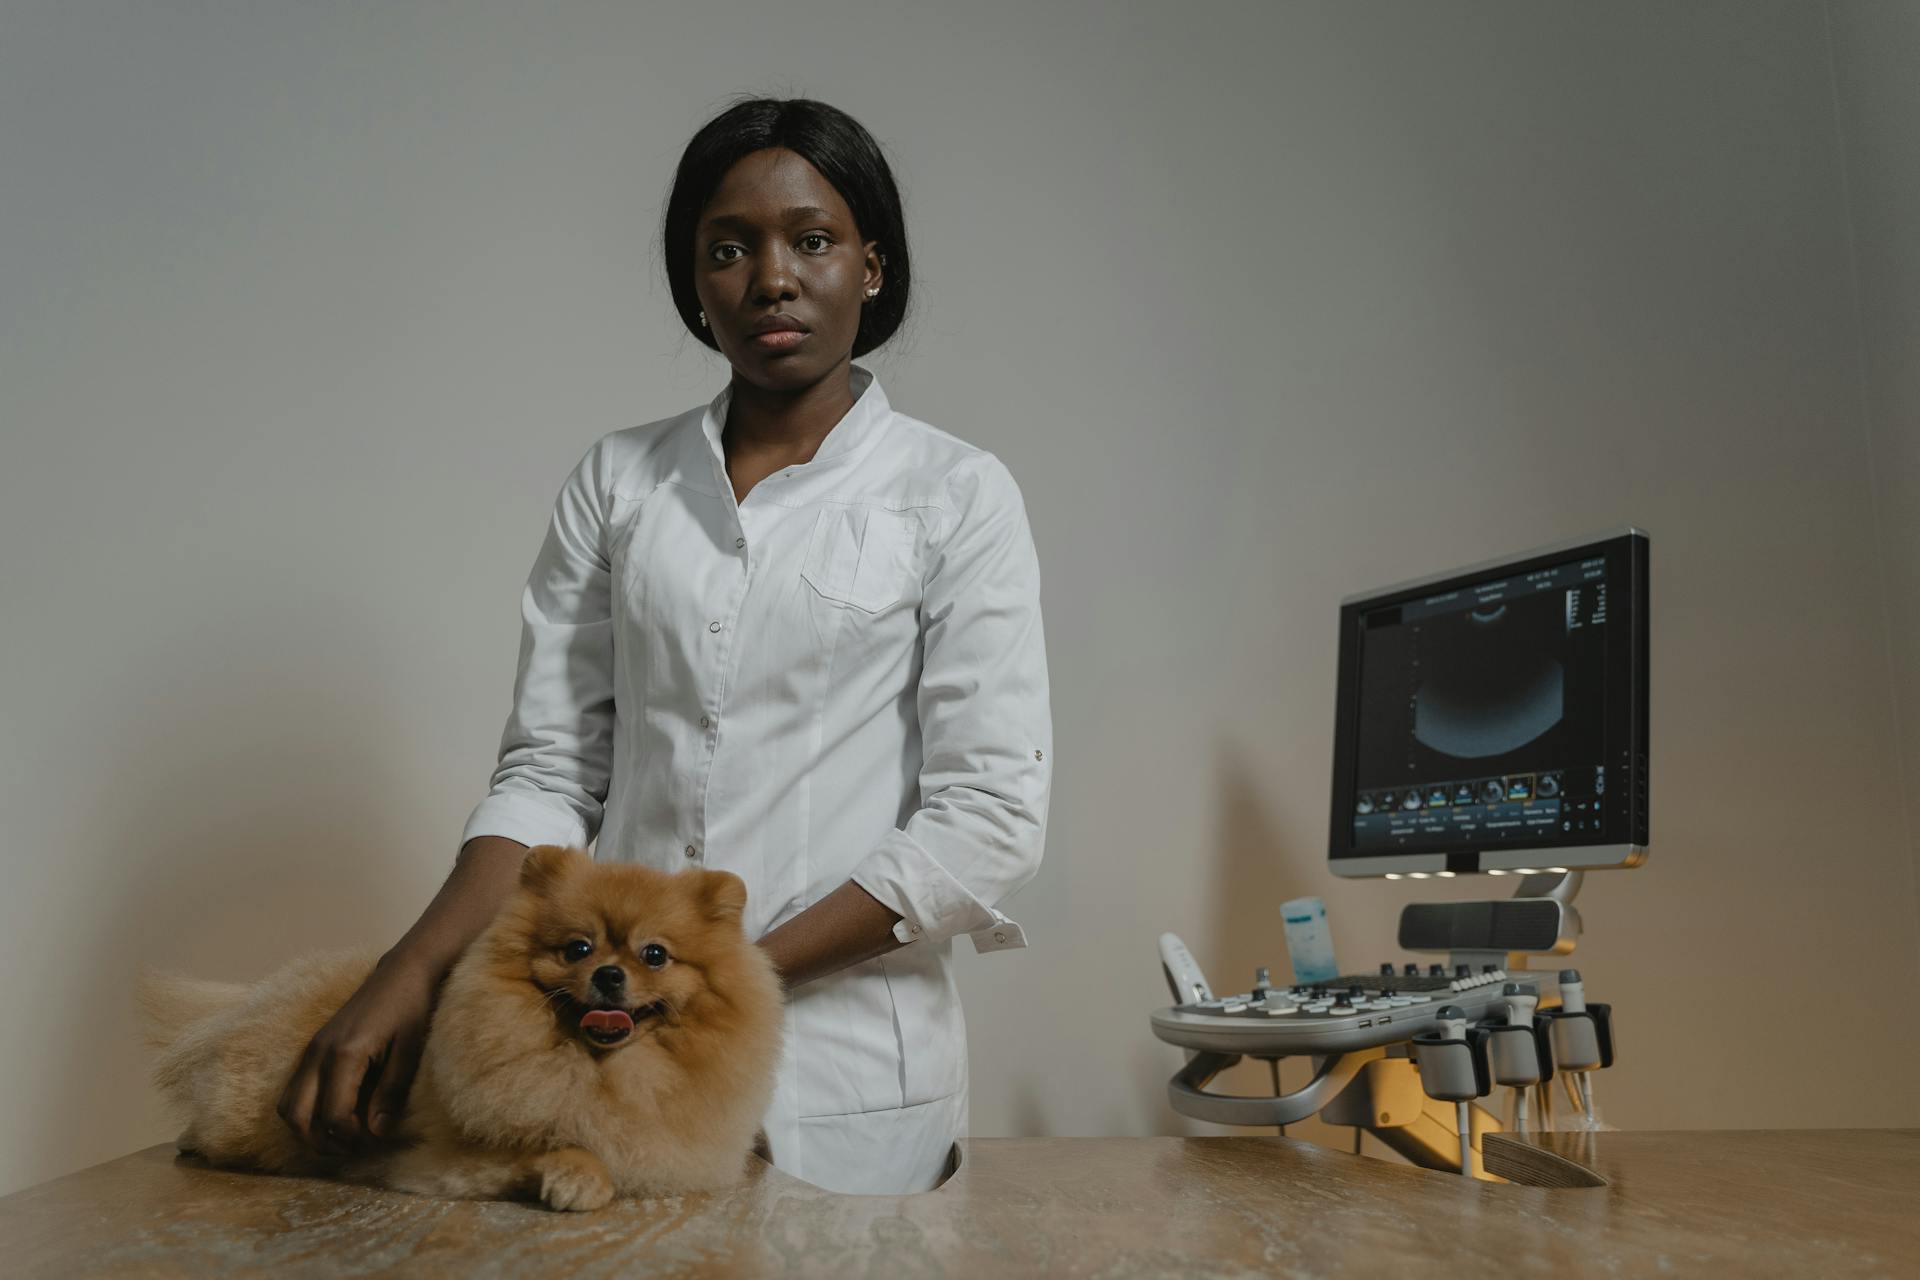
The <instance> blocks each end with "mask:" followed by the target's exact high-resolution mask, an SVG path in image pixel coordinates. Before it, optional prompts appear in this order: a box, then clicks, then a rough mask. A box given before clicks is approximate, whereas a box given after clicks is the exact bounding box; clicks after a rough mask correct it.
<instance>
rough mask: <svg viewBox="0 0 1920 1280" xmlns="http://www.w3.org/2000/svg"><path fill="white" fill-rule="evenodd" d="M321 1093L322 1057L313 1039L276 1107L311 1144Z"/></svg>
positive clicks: (298, 1133)
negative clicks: (316, 1106)
mask: <svg viewBox="0 0 1920 1280" xmlns="http://www.w3.org/2000/svg"><path fill="white" fill-rule="evenodd" d="M319 1097H320V1060H319V1053H318V1051H317V1050H316V1049H315V1048H314V1046H313V1042H312V1041H309V1042H308V1043H307V1049H306V1052H305V1053H302V1054H301V1055H300V1065H299V1066H297V1067H295V1068H294V1070H293V1078H292V1079H291V1080H288V1081H287V1087H286V1088H285V1089H284V1090H282V1091H281V1094H280V1105H279V1106H278V1107H276V1108H274V1109H275V1110H276V1111H278V1112H279V1113H280V1118H281V1119H282V1120H284V1121H286V1122H287V1128H289V1129H291V1130H293V1134H294V1136H295V1137H296V1138H299V1139H300V1141H302V1142H304V1143H306V1144H307V1145H308V1146H313V1145H314V1142H313V1108H314V1104H315V1103H316V1102H317V1101H318V1100H319Z"/></svg>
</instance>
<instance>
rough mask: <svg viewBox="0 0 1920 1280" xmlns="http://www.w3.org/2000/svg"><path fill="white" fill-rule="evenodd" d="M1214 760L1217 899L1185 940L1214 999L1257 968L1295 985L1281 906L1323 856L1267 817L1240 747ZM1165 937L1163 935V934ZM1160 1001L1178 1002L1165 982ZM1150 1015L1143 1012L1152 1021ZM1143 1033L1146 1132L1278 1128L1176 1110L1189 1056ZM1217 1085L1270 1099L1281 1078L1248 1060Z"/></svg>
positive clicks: (1136, 1075)
mask: <svg viewBox="0 0 1920 1280" xmlns="http://www.w3.org/2000/svg"><path fill="white" fill-rule="evenodd" d="M1214 761H1215V763H1214V777H1215V807H1214V812H1215V813H1216V814H1217V815H1218V819H1217V821H1218V825H1217V827H1216V828H1215V831H1214V836H1213V842H1214V852H1213V857H1212V859H1211V860H1210V862H1211V869H1212V883H1213V893H1212V901H1211V903H1210V904H1209V907H1208V910H1207V912H1206V916H1205V920H1206V924H1205V927H1204V928H1203V929H1202V931H1201V932H1200V934H1199V936H1197V937H1193V938H1187V939H1185V941H1186V942H1187V943H1188V944H1189V946H1190V947H1191V948H1192V950H1193V952H1194V959H1196V960H1198V961H1199V962H1200V965H1201V968H1203V969H1204V970H1205V971H1206V974H1207V978H1208V981H1209V982H1210V983H1211V985H1212V986H1213V989H1214V992H1215V994H1222V995H1223V994H1226V993H1227V992H1230V991H1244V990H1246V989H1247V988H1248V987H1249V986H1251V985H1252V983H1253V972H1254V968H1255V967H1256V966H1258V965H1266V966H1267V967H1268V968H1269V969H1270V970H1271V971H1272V974H1273V978H1274V980H1275V981H1276V982H1283V983H1284V982H1288V981H1291V974H1292V969H1291V968H1290V967H1289V965H1288V962H1287V956H1286V940H1285V937H1284V934H1283V931H1282V926H1281V922H1280V904H1281V903H1282V902H1284V901H1285V900H1286V899H1288V898H1291V897H1297V896H1299V895H1300V894H1302V893H1311V892H1313V891H1314V890H1313V888H1312V886H1313V885H1314V884H1315V883H1316V882H1317V881H1316V873H1317V872H1318V871H1319V869H1320V855H1319V851H1318V850H1314V851H1312V852H1311V853H1306V852H1302V851H1300V850H1298V849H1288V848H1286V847H1285V841H1284V839H1283V837H1282V836H1281V834H1280V830H1279V828H1278V827H1277V826H1276V825H1275V824H1274V822H1273V821H1272V819H1271V818H1270V816H1269V814H1268V807H1267V805H1268V798H1267V796H1266V795H1264V794H1263V793H1262V790H1261V785H1260V781H1259V779H1260V777H1261V776H1262V774H1261V771H1258V770H1256V769H1254V768H1253V767H1251V766H1250V765H1249V764H1248V762H1247V755H1246V753H1245V751H1244V750H1243V749H1242V748H1241V747H1240V746H1239V745H1238V744H1237V743H1234V742H1232V741H1230V740H1222V741H1220V742H1219V743H1217V744H1216V747H1215V752H1214ZM1163 927H1164V926H1163ZM1160 931H1161V930H1160V929H1155V930H1154V932H1155V935H1156V936H1157V935H1158V934H1159V932H1160ZM1155 996H1156V999H1157V1000H1158V1002H1159V1003H1161V1004H1164V1003H1166V999H1167V998H1169V997H1168V996H1167V992H1166V989H1165V986H1164V985H1162V986H1161V988H1160V989H1159V990H1158V991H1156V992H1155ZM1144 1015H1145V1011H1144V1010H1143V1011H1142V1020H1143V1021H1144ZM1141 1034H1142V1035H1143V1036H1146V1037H1148V1040H1147V1041H1146V1042H1145V1043H1144V1044H1143V1047H1142V1049H1141V1051H1140V1052H1139V1053H1138V1054H1137V1055H1135V1056H1134V1058H1133V1070H1132V1071H1131V1072H1130V1073H1129V1074H1130V1077H1131V1079H1132V1082H1133V1090H1134V1096H1136V1097H1138V1098H1141V1099H1143V1100H1146V1104H1147V1105H1145V1106H1143V1108H1142V1115H1141V1117H1140V1118H1141V1119H1142V1120H1143V1121H1144V1124H1143V1125H1142V1126H1141V1128H1143V1129H1144V1131H1146V1132H1149V1133H1156V1134H1169V1135H1199V1134H1231V1133H1243V1134H1254V1133H1271V1132H1272V1130H1269V1129H1259V1130H1253V1129H1241V1130H1236V1129H1234V1128H1231V1127H1228V1126H1223V1125H1212V1124H1206V1123H1203V1122H1201V1121H1196V1120H1189V1119H1188V1118H1186V1117H1185V1116H1182V1115H1180V1114H1179V1113H1177V1112H1175V1111H1174V1110H1173V1109H1172V1108H1171V1106H1170V1105H1169V1104H1168V1102H1167V1081H1168V1079H1169V1077H1171V1076H1172V1075H1173V1073H1174V1072H1175V1071H1176V1070H1178V1069H1179V1067H1180V1064H1181V1061H1182V1060H1183V1057H1184V1051H1182V1050H1180V1049H1178V1048H1176V1047H1175V1046H1173V1045H1169V1044H1166V1043H1164V1042H1163V1041H1160V1040H1158V1039H1153V1038H1151V1037H1152V1033H1151V1032H1150V1031H1148V1030H1147V1029H1146V1028H1145V1027H1144V1026H1143V1027H1142V1028H1141ZM1212 1087H1213V1088H1214V1089H1216V1090H1219V1091H1221V1092H1226V1093H1245V1094H1254V1093H1262V1094H1264V1093H1271V1092H1272V1079H1271V1076H1270V1075H1269V1074H1268V1068H1267V1065H1266V1064H1265V1063H1262V1062H1254V1061H1251V1060H1243V1061H1242V1062H1241V1063H1239V1064H1238V1065H1237V1066H1234V1067H1231V1068H1229V1069H1228V1070H1227V1071H1226V1072H1224V1073H1223V1074H1222V1075H1221V1076H1220V1078H1219V1079H1218V1080H1216V1081H1215V1082H1214V1084H1213V1086H1212ZM1287 1087H1288V1088H1292V1087H1295V1083H1294V1082H1292V1081H1289V1082H1288V1085H1287ZM1136 1131H1139V1130H1136Z"/></svg>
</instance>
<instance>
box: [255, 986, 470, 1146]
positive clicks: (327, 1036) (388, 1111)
mask: <svg viewBox="0 0 1920 1280" xmlns="http://www.w3.org/2000/svg"><path fill="white" fill-rule="evenodd" d="M438 985H439V982H438V977H437V976H436V975H434V974H432V973H431V972H430V971H429V969H428V967H427V966H424V965H422V964H420V963H418V962H415V961H409V960H408V959H406V958H404V957H402V956H399V955H397V954H396V953H394V952H388V953H387V954H386V955H385V956H383V957H381V960H380V963H379V965H378V966H377V967H376V968H375V969H374V971H373V972H372V973H371V974H370V975H368V977H367V980H366V981H365V982H363V983H361V984H360V989H359V990H358V991H355V992H354V993H353V995H352V996H351V997H350V998H349V999H348V1000H347V1002H346V1004H344V1005H342V1006H341V1007H340V1011H339V1012H338V1013H336V1014H334V1015H333V1018H332V1020H331V1021H329V1022H328V1023H327V1025H325V1026H324V1027H321V1028H320V1031H319V1033H318V1034H316V1035H315V1036H314V1037H313V1040H312V1042H311V1043H309V1044H308V1045H307V1050H306V1052H305V1053H304V1054H302V1055H301V1057H300V1065H299V1066H298V1067H296V1068H295V1069H294V1072H293V1079H291V1080H289V1081H288V1082H287V1088H286V1091H285V1092H284V1093H282V1094H281V1095H280V1105H279V1107H278V1108H277V1110H278V1111H279V1113H280V1118H281V1119H282V1120H285V1121H286V1122H287V1125H288V1127H289V1128H291V1129H292V1130H293V1131H294V1133H296V1134H298V1135H299V1137H300V1140H301V1141H302V1142H304V1143H306V1144H307V1145H308V1146H310V1147H312V1148H313V1149H314V1150H315V1151H318V1152H321V1153H322V1154H325V1155H334V1156H344V1155H354V1154H360V1153H364V1152H366V1151H367V1150H368V1149H370V1148H371V1147H372V1145H373V1141H374V1139H379V1138H389V1137H391V1136H393V1134H394V1133H395V1131H396V1130H397V1129H398V1128H399V1126H400V1116H401V1112H402V1109H403V1108H404V1107H405V1105H406V1100H407V1090H408V1089H409V1088H410V1087H411V1086H412V1084H413V1073H414V1071H415V1069H417V1068H418V1067H419V1065H420V1053H421V1050H422V1049H423V1048H424V1047H425V1045H426V1039H427V1016H428V1014H430V1013H431V1012H432V1010H433V996H434V990H435V988H436V987H437V986H438Z"/></svg>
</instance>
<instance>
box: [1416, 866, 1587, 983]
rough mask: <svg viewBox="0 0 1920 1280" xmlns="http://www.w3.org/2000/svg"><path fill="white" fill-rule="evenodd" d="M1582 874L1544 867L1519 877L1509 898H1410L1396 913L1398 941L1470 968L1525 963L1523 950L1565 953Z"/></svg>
mask: <svg viewBox="0 0 1920 1280" xmlns="http://www.w3.org/2000/svg"><path fill="white" fill-rule="evenodd" d="M1585 878H1586V875H1585V873H1584V872H1581V871H1543V872H1537V873H1535V874H1532V875H1528V876H1523V877H1521V880H1520V884H1519V886H1518V887H1517V888H1516V889H1515V890H1514V894H1513V897H1512V898H1509V899H1503V900H1498V901H1491V902H1415V903H1409V904H1408V905H1407V907H1406V908H1405V909H1404V910H1402V911H1401V913H1400V945H1401V947H1403V948H1404V949H1406V950H1408V951H1444V952H1446V953H1447V962H1448V963H1449V964H1452V965H1462V964H1464V965H1469V966H1471V967H1472V968H1473V969H1474V970H1475V971H1478V970H1479V969H1481V968H1482V967H1483V966H1487V965H1491V966H1493V967H1494V968H1497V969H1506V970H1508V971H1512V970H1515V969H1524V968H1525V967H1526V964H1525V961H1526V957H1528V956H1533V955H1542V956H1564V955H1569V954H1571V953H1572V951H1573V948H1574V944H1575V943H1576V942H1577V941H1578V939H1579V937H1580V931H1581V921H1580V911H1579V908H1577V907H1575V906H1574V905H1573V899H1574V895H1576V894H1578V893H1579V892H1580V885H1581V883H1582V882H1583V881H1584V880H1585Z"/></svg>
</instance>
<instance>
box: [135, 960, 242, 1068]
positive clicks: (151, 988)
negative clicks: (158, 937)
mask: <svg viewBox="0 0 1920 1280" xmlns="http://www.w3.org/2000/svg"><path fill="white" fill-rule="evenodd" d="M249 990H250V988H249V987H248V986H247V984H245V983H243V982H208V981H207V980H205V979H204V978H189V977H186V976H185V975H183V974H177V973H159V972H148V973H144V974H142V975H141V976H140V980H139V982H138V983H137V984H136V985H135V987H134V999H135V1001H136V1002H137V1003H138V1004H139V1006H140V1021H141V1024H142V1025H141V1030H142V1032H143V1034H144V1035H145V1037H146V1041H147V1047H148V1048H150V1049H160V1050H166V1049H170V1048H172V1047H173V1046H174V1045H176V1044H178V1043H179V1042H180V1038H181V1037H182V1036H184V1035H185V1034H186V1033H187V1031H188V1030H189V1029H190V1028H191V1027H192V1026H193V1025H194V1024H195V1023H198V1022H202V1021H204V1020H205V1019H207V1018H210V1017H212V1016H213V1015H214V1014H216V1013H224V1012H226V1011H227V1010H228V1009H231V1008H234V1007H235V1006H237V1005H239V1004H241V1003H242V1002H244V1001H245V1000H246V998H247V992H248V991H249Z"/></svg>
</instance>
